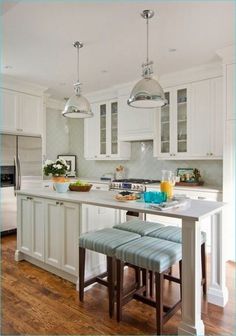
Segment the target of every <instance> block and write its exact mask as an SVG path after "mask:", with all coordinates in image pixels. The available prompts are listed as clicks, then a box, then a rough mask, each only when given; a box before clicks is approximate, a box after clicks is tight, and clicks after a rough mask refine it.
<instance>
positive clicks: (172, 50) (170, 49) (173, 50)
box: [169, 48, 177, 52]
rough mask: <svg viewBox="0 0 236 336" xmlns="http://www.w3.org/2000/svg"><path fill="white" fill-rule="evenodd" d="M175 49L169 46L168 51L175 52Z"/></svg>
mask: <svg viewBox="0 0 236 336" xmlns="http://www.w3.org/2000/svg"><path fill="white" fill-rule="evenodd" d="M176 50H177V49H175V48H169V52H175V51H176Z"/></svg>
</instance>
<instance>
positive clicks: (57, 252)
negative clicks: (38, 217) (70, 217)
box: [45, 201, 62, 268]
mask: <svg viewBox="0 0 236 336" xmlns="http://www.w3.org/2000/svg"><path fill="white" fill-rule="evenodd" d="M45 208H46V209H45V210H46V211H45V245H46V246H45V261H46V263H48V264H50V265H52V266H55V267H57V268H60V266H61V248H62V240H61V236H62V235H61V211H60V210H61V208H60V205H59V204H56V201H47V203H46V206H45Z"/></svg>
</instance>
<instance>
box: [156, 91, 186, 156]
mask: <svg viewBox="0 0 236 336" xmlns="http://www.w3.org/2000/svg"><path fill="white" fill-rule="evenodd" d="M188 95H189V89H188V88H187V87H178V88H172V89H170V90H168V91H166V92H165V98H166V105H164V106H162V107H161V108H160V110H159V113H158V116H157V124H158V125H157V126H158V127H157V134H156V137H155V140H154V155H155V156H157V157H160V158H167V159H168V158H175V157H176V158H181V157H185V156H186V155H187V152H188V114H189V107H188V100H189V97H188Z"/></svg>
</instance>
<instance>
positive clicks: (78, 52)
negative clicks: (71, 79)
mask: <svg viewBox="0 0 236 336" xmlns="http://www.w3.org/2000/svg"><path fill="white" fill-rule="evenodd" d="M77 83H79V47H77Z"/></svg>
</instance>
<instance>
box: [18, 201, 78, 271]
mask: <svg viewBox="0 0 236 336" xmlns="http://www.w3.org/2000/svg"><path fill="white" fill-rule="evenodd" d="M17 202H18V203H17V207H18V214H17V215H18V218H17V249H18V250H19V251H20V252H22V253H23V254H26V255H28V256H30V257H33V258H35V259H38V260H40V261H42V262H44V263H45V264H48V265H51V266H54V267H56V268H57V269H60V270H63V271H65V272H67V273H69V274H72V275H75V276H77V275H78V265H79V250H78V237H79V225H80V219H79V205H78V204H75V203H71V202H61V201H58V200H49V199H43V198H40V197H31V196H23V195H19V196H18V197H17Z"/></svg>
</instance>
